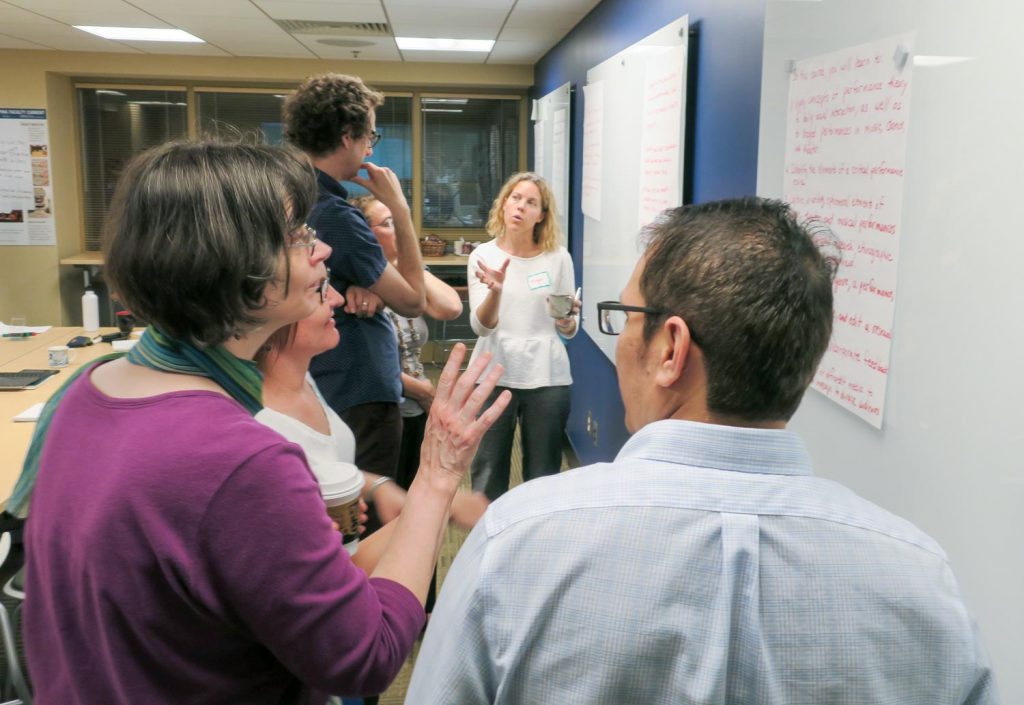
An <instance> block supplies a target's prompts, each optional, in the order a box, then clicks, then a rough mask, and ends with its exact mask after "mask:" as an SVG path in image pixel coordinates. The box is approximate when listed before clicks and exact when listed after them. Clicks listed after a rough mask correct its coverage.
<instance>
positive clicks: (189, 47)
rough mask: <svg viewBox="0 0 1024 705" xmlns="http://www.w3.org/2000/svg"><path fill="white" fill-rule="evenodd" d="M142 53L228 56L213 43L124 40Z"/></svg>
mask: <svg viewBox="0 0 1024 705" xmlns="http://www.w3.org/2000/svg"><path fill="white" fill-rule="evenodd" d="M125 44H127V45H128V46H130V47H134V48H135V49H138V50H139V51H141V52H143V53H144V54H175V55H185V56H230V54H229V53H228V52H226V51H224V50H223V49H221V48H220V47H218V46H215V45H213V44H188V43H182V42H125Z"/></svg>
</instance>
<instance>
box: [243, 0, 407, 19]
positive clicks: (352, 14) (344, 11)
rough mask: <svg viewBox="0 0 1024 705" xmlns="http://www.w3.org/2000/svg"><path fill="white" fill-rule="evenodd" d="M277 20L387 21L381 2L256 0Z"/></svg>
mask: <svg viewBox="0 0 1024 705" xmlns="http://www.w3.org/2000/svg"><path fill="white" fill-rule="evenodd" d="M256 2H257V4H258V5H259V6H260V7H262V8H263V10H264V11H265V12H266V13H267V14H268V15H270V16H271V17H273V18H274V19H276V20H319V21H322V22H386V21H387V17H386V16H385V15H384V10H383V9H381V6H380V3H379V2H372V3H351V2H344V3H340V2H288V1H287V0H256Z"/></svg>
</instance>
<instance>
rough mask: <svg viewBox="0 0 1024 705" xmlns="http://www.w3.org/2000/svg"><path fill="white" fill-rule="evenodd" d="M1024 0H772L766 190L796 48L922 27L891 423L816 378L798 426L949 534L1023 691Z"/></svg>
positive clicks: (823, 463)
mask: <svg viewBox="0 0 1024 705" xmlns="http://www.w3.org/2000/svg"><path fill="white" fill-rule="evenodd" d="M1022 26H1024V5H1021V4H1019V3H1010V2H1005V1H1004V0H973V2H971V3H965V2H954V0H822V1H821V2H786V1H783V0H769V2H768V8H767V16H766V23H765V50H764V51H765V54H764V65H763V83H762V87H763V90H762V95H761V133H760V147H759V159H758V193H759V194H761V195H766V196H781V195H782V189H783V151H784V147H785V134H784V124H785V117H786V107H787V106H786V95H787V90H788V81H787V73H786V66H785V64H786V60H788V59H802V58H807V57H811V56H815V55H818V54H822V53H827V52H830V51H834V50H837V49H841V48H844V47H847V46H854V45H857V44H862V43H865V42H869V41H872V40H875V39H880V38H883V37H887V36H892V35H896V34H900V33H903V32H906V31H910V30H916V32H917V36H916V42H915V53H916V54H919V55H946V56H949V55H954V56H968V57H972V60H971V61H968V62H965V63H960V64H956V65H950V66H945V67H941V68H924V67H921V66H919V65H916V66H915V68H914V74H913V87H912V91H913V98H912V106H911V116H910V126H909V135H908V145H907V162H906V169H907V171H906V181H905V185H906V187H905V194H904V204H903V223H902V226H903V231H902V237H901V242H900V261H899V281H898V284H897V293H896V297H897V298H896V319H895V324H894V327H893V345H892V358H891V367H890V373H889V381H888V385H889V386H888V393H887V399H886V406H885V421H884V425H883V427H882V429H881V431H877V430H875V429H874V428H872V427H870V426H869V425H867V424H866V423H864V422H863V421H860V420H858V419H857V418H855V417H854V416H853V415H852V414H850V413H848V412H846V411H844V410H842V409H840V408H839V407H838V406H837V405H836V404H834V403H832V402H830V401H828V400H826V399H825V398H824V397H823V396H821V395H819V394H818V393H816V392H808V396H807V399H806V400H805V401H804V404H803V407H802V408H801V410H800V411H799V412H798V414H797V416H796V418H795V419H794V422H793V424H792V428H794V429H795V430H797V431H798V432H799V433H801V435H802V436H803V437H804V439H805V440H806V441H807V443H808V445H809V447H810V450H811V454H812V456H813V457H814V460H815V464H816V467H817V471H818V473H819V474H821V475H823V476H826V477H831V478H833V479H836V480H839V481H841V482H843V483H845V484H847V485H848V486H850V487H852V488H853V489H855V490H856V491H857V492H859V493H860V494H862V495H864V496H866V497H867V498H869V499H871V500H873V501H875V502H877V503H878V504H880V505H882V506H884V507H885V508H887V509H889V510H891V511H893V512H895V513H897V514H900V515H903V516H905V517H907V518H908V519H910V520H911V521H913V522H915V523H916V524H917V525H918V526H920V527H922V528H923V529H924V530H925V531H927V532H928V533H930V534H931V535H932V536H934V537H935V538H936V539H938V541H939V542H940V543H941V544H942V545H943V547H944V548H945V549H946V551H947V553H948V554H949V557H950V560H951V562H952V565H953V568H954V570H955V572H956V573H957V575H958V577H959V580H960V584H961V587H962V588H963V591H964V593H965V596H966V599H967V602H968V605H969V606H970V608H971V610H972V612H973V613H974V614H975V615H976V617H977V618H978V622H979V625H980V628H981V633H982V637H983V639H984V641H985V643H986V645H987V647H988V650H989V652H990V653H991V654H992V656H993V661H994V664H995V668H996V676H997V679H998V681H999V683H1000V689H1001V691H1002V695H1003V702H1006V703H1024V669H1022V668H1021V667H1020V665H1021V661H1022V654H1024V548H1022V541H1024V413H1022V408H1024V373H1022V371H1021V369H1022V358H1024V355H1022V351H1024V316H1022V313H1021V310H1020V309H1021V306H1022V305H1024V276H1022V275H1021V267H1022V264H1024V237H1022V235H1021V232H1020V231H1021V224H1020V220H1021V219H1020V216H1019V211H1018V208H1019V204H1020V202H1021V201H1022V200H1024V188H1022V185H1024V181H1022V179H1021V178H1020V173H1021V171H1022V169H1024V129H1021V124H1020V116H1021V114H1024V91H1021V90H1020V88H1021V85H1022V84H1021V72H1022V70H1024V69H1022V66H1024V43H1022V42H1021V41H1020V34H1021V27H1022Z"/></svg>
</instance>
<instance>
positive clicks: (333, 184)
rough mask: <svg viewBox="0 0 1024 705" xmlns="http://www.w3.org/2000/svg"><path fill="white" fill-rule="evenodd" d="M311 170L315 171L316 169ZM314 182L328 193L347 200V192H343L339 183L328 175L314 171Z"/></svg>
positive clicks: (343, 188)
mask: <svg viewBox="0 0 1024 705" xmlns="http://www.w3.org/2000/svg"><path fill="white" fill-rule="evenodd" d="M313 168H314V169H316V167H313ZM316 180H317V183H318V184H320V186H321V187H323V188H325V189H327V190H328V191H329V192H330V193H333V194H334V195H335V196H340V197H341V198H343V199H345V200H346V201H347V200H348V191H346V190H345V187H344V186H342V185H341V182H340V181H338V180H337V179H335V178H334V177H333V176H331V175H330V174H328V173H326V172H323V171H320V170H319V169H316Z"/></svg>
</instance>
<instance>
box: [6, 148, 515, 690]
mask: <svg viewBox="0 0 1024 705" xmlns="http://www.w3.org/2000/svg"><path fill="white" fill-rule="evenodd" d="M361 181H362V182H363V184H364V185H365V186H367V187H368V188H369V189H370V190H371V191H373V190H374V188H375V184H374V183H372V177H371V179H369V180H361ZM315 199H316V180H315V177H314V174H313V170H312V169H311V167H310V166H309V164H308V163H307V162H306V161H305V159H303V158H302V157H301V156H297V155H296V154H294V153H292V152H289V151H286V150H282V149H279V148H274V147H268V146H251V145H250V146H245V145H222V144H217V143H210V142H207V143H177V144H171V145H165V146H162V147H157V148H155V149H153V150H150V151H148V152H146V153H144V154H143V155H141V156H139V157H138V158H136V159H135V160H133V162H132V163H131V164H130V165H129V167H128V168H127V169H126V171H125V173H124V175H123V176H122V178H121V180H120V183H119V185H118V188H117V191H116V193H115V196H114V200H113V202H112V204H111V208H110V219H109V221H108V226H107V239H106V274H107V276H108V279H109V280H110V281H111V282H112V283H113V285H114V286H115V287H116V289H117V291H118V294H119V298H120V299H121V300H122V301H124V302H125V303H126V304H128V305H130V306H131V308H132V310H133V311H134V312H136V313H137V314H138V315H139V316H141V317H142V318H144V319H145V320H147V321H148V322H149V324H150V325H149V327H148V328H147V330H146V333H145V334H144V335H143V336H142V338H141V339H140V341H139V343H138V344H137V345H136V346H135V347H134V348H133V349H132V350H131V351H130V352H128V353H127V355H126V356H123V357H121V358H120V359H110V358H109V357H108V358H104V359H101V360H100V361H98V362H97V363H96V364H92V365H85V366H83V367H82V368H80V372H79V373H78V374H76V375H74V376H72V378H71V379H70V380H69V381H68V382H67V383H66V384H65V385H64V386H63V387H62V388H61V389H60V390H59V391H58V392H57V393H56V394H55V395H54V397H52V398H51V400H50V401H49V402H48V403H47V406H46V407H45V408H44V410H43V412H42V415H41V417H40V420H39V423H38V425H37V429H36V433H35V435H34V436H33V441H32V445H31V447H30V450H29V455H28V457H27V458H26V462H25V469H24V471H23V473H22V477H21V478H20V479H19V481H18V484H17V486H16V488H15V492H14V494H13V496H12V497H11V500H10V501H9V503H8V510H9V511H12V512H13V513H16V514H18V515H20V516H24V515H25V514H26V512H27V513H28V521H27V525H26V540H25V544H26V560H27V563H26V586H25V592H26V594H27V595H28V599H27V600H26V601H25V606H24V612H23V614H24V619H25V622H24V627H25V635H26V638H25V641H26V651H27V656H28V665H29V671H30V673H31V676H32V682H33V684H34V686H35V688H36V697H37V699H38V700H39V701H40V702H65V701H72V700H76V699H78V696H79V695H80V694H81V693H88V694H89V698H90V699H91V700H92V701H95V702H109V703H129V702H133V703H136V702H146V703H157V702H189V703H215V702H216V703H220V702H245V703H256V704H259V703H267V704H268V705H269V704H270V703H299V702H302V703H322V702H324V701H325V700H326V696H325V695H322V694H321V693H326V692H335V693H347V694H360V693H373V692H380V691H381V690H383V689H384V688H385V687H386V686H387V685H388V683H389V682H390V681H391V679H392V678H393V677H394V676H395V674H397V673H398V670H399V668H400V667H401V665H402V664H403V662H404V661H405V659H406V657H407V656H408V654H409V653H410V651H411V649H412V645H413V642H414V639H415V637H416V635H417V634H418V633H419V632H420V630H421V629H422V626H423V623H424V619H425V616H424V613H423V608H422V605H423V600H424V598H425V596H426V592H427V585H428V584H429V582H430V576H431V574H432V570H433V564H434V559H435V557H436V555H437V551H438V548H439V545H440V537H441V533H442V529H443V527H444V524H445V520H446V518H447V513H448V510H449V506H450V503H451V498H452V496H453V495H454V494H455V489H456V487H457V485H458V483H459V480H460V479H461V477H462V476H463V475H464V473H465V472H466V470H467V467H468V464H469V460H470V458H471V457H472V454H473V452H474V451H475V449H476V446H477V444H478V443H479V439H480V437H481V435H482V434H483V432H484V430H486V428H487V427H488V426H489V425H490V424H491V423H492V422H493V420H494V419H495V418H496V417H497V416H498V415H499V414H500V412H501V411H502V409H503V407H504V405H505V404H506V403H507V398H504V397H503V398H500V399H499V400H498V401H497V403H496V404H495V405H494V406H493V407H492V408H490V409H487V410H486V411H484V412H483V413H482V414H481V415H480V416H479V418H477V414H478V413H479V412H480V410H481V408H482V402H483V400H484V398H485V397H486V396H487V395H488V393H489V392H490V390H491V389H492V387H493V385H494V383H495V382H496V381H497V378H498V376H499V375H500V371H499V372H495V373H492V374H491V375H489V376H488V377H486V378H485V379H484V381H482V382H481V383H480V386H479V388H478V389H477V390H476V391H474V389H473V387H474V383H475V382H476V381H477V378H478V377H479V376H480V373H481V372H482V371H483V368H484V366H485V365H486V362H487V361H483V360H481V361H479V362H478V363H474V364H472V365H470V368H469V370H468V371H467V373H466V375H464V376H462V377H461V378H460V377H459V376H458V364H459V363H460V362H461V359H462V357H463V353H464V350H456V351H455V353H454V354H453V356H452V361H451V364H449V365H448V366H447V367H446V368H445V371H444V373H443V374H442V377H441V382H440V383H439V385H438V389H437V396H436V398H435V403H434V407H433V409H432V412H431V419H430V421H429V423H428V428H427V434H426V435H427V437H426V440H425V442H424V448H423V464H422V466H421V469H420V474H419V476H418V477H417V481H416V482H415V483H414V485H413V487H412V488H410V491H409V494H408V498H407V501H406V504H405V507H404V509H403V512H402V515H401V517H400V518H399V519H398V522H397V524H396V527H395V530H394V534H393V536H392V539H391V542H390V543H389V545H388V547H387V550H386V551H385V552H384V554H383V556H382V557H381V560H380V562H379V563H378V565H377V568H376V569H375V570H374V572H373V575H372V576H371V577H370V578H367V576H366V575H365V574H364V573H363V571H361V570H359V569H357V568H356V567H355V566H354V565H353V564H352V562H351V560H350V558H349V556H348V553H347V552H346V551H345V549H344V548H343V547H342V542H341V538H340V536H339V534H338V532H337V531H335V530H334V528H333V527H332V525H331V522H330V520H329V519H328V517H327V514H326V512H325V511H324V503H323V500H322V498H321V495H320V490H319V486H318V484H317V482H316V479H315V478H314V477H313V474H312V473H311V472H310V470H309V467H308V465H307V464H306V460H305V458H304V456H303V454H302V452H301V451H300V450H299V449H298V448H297V447H296V446H295V445H293V444H290V443H288V442H286V441H285V440H284V439H283V438H281V436H280V435H279V434H277V433H275V432H274V431H272V430H270V429H268V428H266V427H265V426H263V425H262V424H260V423H259V422H258V421H256V420H255V419H253V414H255V413H256V412H258V411H259V409H260V408H261V399H262V389H261V387H262V380H261V377H260V375H259V372H258V371H257V369H256V367H255V364H254V363H253V362H252V358H253V356H254V355H255V353H256V352H257V350H259V349H260V348H261V347H262V346H263V345H264V344H265V343H266V341H267V339H268V337H269V336H270V334H271V333H273V332H274V331H275V330H277V329H278V328H281V327H282V326H285V325H288V324H291V323H295V322H296V321H299V320H302V319H304V318H306V317H307V316H309V315H310V314H311V313H312V312H313V311H314V310H316V308H317V307H318V306H320V305H321V303H322V297H323V296H324V292H325V291H326V272H325V268H324V260H325V258H326V257H327V255H328V253H329V251H330V250H329V248H328V247H326V246H324V245H323V244H321V243H319V242H318V241H317V240H316V235H315V233H314V232H312V231H311V230H310V229H309V228H308V227H306V226H305V225H304V218H305V215H306V213H307V212H308V211H309V209H310V208H311V206H312V205H313V203H314V201H315ZM30 501H31V508H30V509H31V511H28V510H29V502H30Z"/></svg>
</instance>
